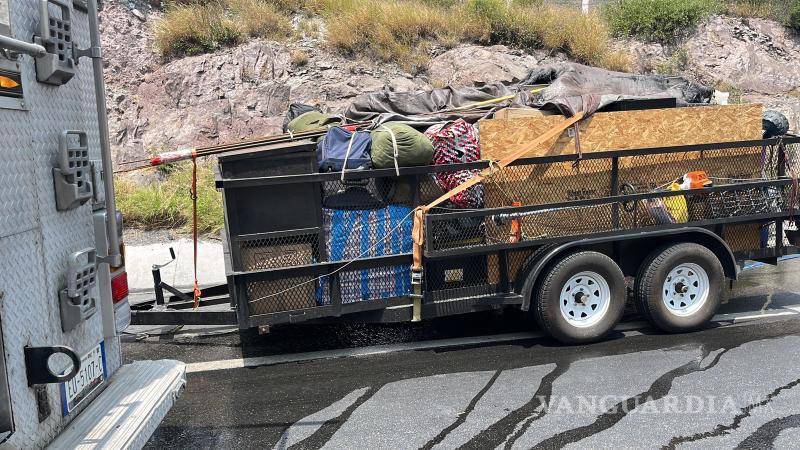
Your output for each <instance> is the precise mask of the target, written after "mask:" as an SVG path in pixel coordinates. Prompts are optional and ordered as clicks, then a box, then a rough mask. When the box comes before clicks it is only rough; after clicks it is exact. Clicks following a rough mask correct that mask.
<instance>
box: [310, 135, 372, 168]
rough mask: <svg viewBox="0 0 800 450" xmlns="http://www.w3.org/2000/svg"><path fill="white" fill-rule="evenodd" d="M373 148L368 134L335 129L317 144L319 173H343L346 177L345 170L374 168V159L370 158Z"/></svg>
mask: <svg viewBox="0 0 800 450" xmlns="http://www.w3.org/2000/svg"><path fill="white" fill-rule="evenodd" d="M371 147H372V139H371V138H370V134H369V133H368V132H366V131H356V132H352V133H351V132H349V131H347V130H345V129H344V128H342V127H333V128H331V129H330V130H328V132H327V133H326V134H325V137H324V138H323V139H322V140H321V141H319V142H318V143H317V163H319V171H320V172H342V177H344V170H364V169H370V168H372V159H371V158H370V157H369V152H370V148H371ZM345 162H346V163H345ZM345 164H346V166H345Z"/></svg>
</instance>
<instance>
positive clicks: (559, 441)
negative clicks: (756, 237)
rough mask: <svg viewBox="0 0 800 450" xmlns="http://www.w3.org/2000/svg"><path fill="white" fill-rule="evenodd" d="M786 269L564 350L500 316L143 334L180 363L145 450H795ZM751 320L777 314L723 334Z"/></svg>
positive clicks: (794, 281)
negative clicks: (671, 325) (693, 319)
mask: <svg viewBox="0 0 800 450" xmlns="http://www.w3.org/2000/svg"><path fill="white" fill-rule="evenodd" d="M799 269H800V260H795V261H791V262H787V263H785V264H782V265H781V266H779V267H778V268H770V267H761V268H756V269H754V270H752V271H748V273H747V274H746V275H745V276H744V277H743V279H742V281H741V282H740V283H739V284H738V285H737V288H736V290H735V291H734V292H733V295H732V298H731V300H730V301H729V302H727V303H726V304H725V305H724V306H723V309H722V310H721V311H720V312H721V313H723V314H725V315H722V316H719V319H720V321H719V322H718V323H715V324H712V325H711V326H709V327H708V328H707V329H705V330H702V331H698V332H694V333H687V334H682V335H664V334H661V333H658V332H656V331H655V330H652V329H650V328H647V327H644V328H642V327H640V326H637V325H636V324H635V321H636V320H637V318H636V317H635V316H630V317H628V321H629V322H630V321H634V324H633V325H630V326H628V327H627V329H628V331H624V332H622V331H618V332H615V333H614V334H613V335H612V336H611V337H610V338H609V339H608V340H606V341H604V342H601V343H597V344H593V345H586V346H573V347H568V346H562V345H559V344H556V343H555V342H553V341H551V340H549V339H547V338H544V337H538V335H536V334H535V333H531V332H530V325H529V324H528V323H527V322H526V321H525V320H524V318H523V317H521V316H520V315H519V314H514V313H510V312H509V313H504V314H500V313H498V314H481V315H472V316H464V317H457V318H449V319H446V320H440V321H435V322H425V323H423V324H399V325H371V326H366V325H362V326H355V325H348V326H299V327H298V326H295V327H288V328H284V329H276V330H274V331H273V333H271V334H270V335H268V336H258V335H256V334H252V333H244V334H242V335H241V336H240V335H239V334H238V333H227V334H226V333H224V332H223V333H222V334H218V335H212V336H197V335H188V336H183V337H181V336H180V335H179V336H174V335H165V336H151V337H148V338H147V339H143V340H140V341H131V342H128V343H126V344H125V348H124V352H125V356H126V358H129V359H144V358H164V357H172V358H176V359H181V360H184V361H187V362H190V363H192V364H190V365H189V371H190V373H189V374H188V383H187V387H186V390H185V392H184V393H183V395H182V396H181V398H180V399H179V400H178V401H177V403H176V404H175V406H174V407H173V409H172V411H171V412H170V413H169V415H168V416H167V418H166V419H165V420H164V422H163V423H162V425H161V426H160V427H159V429H158V430H157V431H156V433H155V434H154V435H153V437H152V439H151V441H150V442H149V444H148V446H149V447H150V448H290V447H291V448H321V447H325V448H348V449H350V448H456V447H466V448H497V447H500V446H503V447H508V448H511V447H513V448H560V447H572V448H610V447H625V448H630V447H638V448H641V447H644V448H650V447H661V448H677V447H681V448H696V447H703V448H708V447H714V448H719V447H737V446H738V447H740V448H764V447H768V446H774V447H776V448H796V447H797V443H798V442H800V387H798V384H800V370H798V369H800V314H797V312H798V311H800V294H798V293H800V276H798V275H797V273H799V272H798V270H799ZM795 309H796V310H795ZM762 314H763V315H765V316H773V315H776V314H780V315H778V316H775V317H772V318H763V319H760V320H752V321H745V322H742V323H734V322H733V319H734V318H740V319H746V318H748V316H759V315H762ZM223 331H224V330H223ZM509 333H512V334H509ZM525 333H528V334H527V335H526V334H525ZM363 354H368V356H354V355H363ZM243 358H244V359H243ZM282 358H283V359H282ZM287 361H288V362H287ZM242 366H244V367H242Z"/></svg>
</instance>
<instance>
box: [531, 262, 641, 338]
mask: <svg viewBox="0 0 800 450" xmlns="http://www.w3.org/2000/svg"><path fill="white" fill-rule="evenodd" d="M583 271H592V272H595V273H597V274H598V275H600V276H602V277H603V278H604V279H605V280H606V282H607V283H608V287H609V291H610V294H611V298H610V300H609V307H608V311H606V314H605V316H604V317H603V318H602V319H601V320H600V321H599V322H597V323H596V324H594V325H592V326H589V327H585V328H580V327H576V326H574V325H571V324H570V323H569V322H568V321H567V320H566V319H565V318H564V317H563V316H562V314H561V306H560V305H559V301H560V294H561V287H562V286H563V285H564V284H565V283H566V282H567V281H568V280H569V278H570V277H572V276H573V275H574V274H576V273H579V272H583ZM533 292H535V293H536V294H537V295H536V297H534V298H533V299H532V301H535V308H532V309H533V311H534V317H535V318H536V322H537V323H538V324H539V326H540V327H541V328H542V330H544V331H545V332H547V333H548V334H549V335H550V336H552V337H553V338H554V339H556V340H558V341H560V342H563V343H565V344H586V343H589V342H595V341H597V340H599V339H601V338H603V337H604V336H605V335H607V334H608V333H609V332H610V331H611V330H613V329H614V327H615V326H617V324H618V323H619V320H620V319H621V318H622V312H623V310H624V308H625V300H626V295H625V277H624V275H623V274H622V270H620V268H619V266H617V263H615V262H614V260H612V259H611V258H609V257H608V256H606V255H604V254H602V253H598V252H591V251H583V252H577V253H572V254H569V255H567V256H565V257H564V258H562V259H561V260H560V261H558V262H557V263H555V264H553V265H551V266H550V267H549V268H548V269H546V270H545V272H544V275H543V276H542V277H541V279H540V281H539V282H538V283H537V284H536V287H535V288H534V290H533Z"/></svg>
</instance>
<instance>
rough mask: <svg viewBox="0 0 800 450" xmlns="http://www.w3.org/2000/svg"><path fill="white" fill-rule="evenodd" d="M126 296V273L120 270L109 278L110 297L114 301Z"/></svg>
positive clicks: (123, 298)
mask: <svg viewBox="0 0 800 450" xmlns="http://www.w3.org/2000/svg"><path fill="white" fill-rule="evenodd" d="M127 297H128V273H127V272H122V273H120V274H117V276H115V277H114V278H112V279H111V299H112V300H113V301H114V303H118V302H119V301H120V300H125V299H126V298H127Z"/></svg>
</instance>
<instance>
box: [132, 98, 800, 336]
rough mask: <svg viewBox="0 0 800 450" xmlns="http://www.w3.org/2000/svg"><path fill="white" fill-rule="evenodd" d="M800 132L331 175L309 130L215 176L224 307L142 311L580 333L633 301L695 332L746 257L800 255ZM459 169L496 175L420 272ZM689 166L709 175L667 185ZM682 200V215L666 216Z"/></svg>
mask: <svg viewBox="0 0 800 450" xmlns="http://www.w3.org/2000/svg"><path fill="white" fill-rule="evenodd" d="M759 114H760V112H759ZM798 145H800V139H798V138H797V137H793V136H784V137H781V138H774V139H755V140H738V141H730V142H710V143H703V144H694V145H671V146H668V147H646V148H637V149H633V150H631V149H623V150H615V149H613V148H609V149H604V150H601V151H593V152H591V153H583V154H581V155H576V154H572V153H569V154H557V155H548V156H535V157H523V158H520V159H516V160H514V161H513V162H511V163H510V164H509V166H508V167H507V168H506V169H505V170H498V171H496V172H495V171H492V167H493V166H494V165H496V162H490V161H478V162H474V163H466V164H450V165H430V166H420V167H401V168H399V170H395V169H380V170H359V171H348V172H347V173H346V174H342V173H319V172H318V171H317V166H316V156H315V148H316V144H315V142H314V141H312V140H299V141H294V142H284V143H279V144H274V145H268V146H264V147H261V148H255V149H252V148H251V149H244V150H238V151H232V152H229V153H226V154H223V155H221V156H220V157H219V159H218V167H217V180H216V185H217V187H218V188H219V189H220V190H221V191H222V193H223V199H224V211H225V230H224V238H223V242H224V247H225V262H226V271H227V274H226V275H227V280H228V283H227V286H216V287H214V291H215V292H214V295H215V296H212V297H211V298H209V299H208V300H207V301H208V302H209V304H220V303H224V302H230V310H221V311H220V310H217V311H203V309H202V308H201V309H200V310H197V311H196V312H193V311H187V310H186V309H187V308H189V307H190V305H192V302H191V301H190V300H191V298H190V296H188V295H187V294H181V293H180V292H177V291H175V292H174V293H175V294H178V295H175V296H173V297H172V298H171V301H170V299H167V300H165V298H164V296H163V288H164V287H165V286H164V285H163V283H160V280H159V282H157V283H156V291H157V293H159V294H160V295H159V298H160V301H157V302H156V303H155V304H154V305H152V309H150V310H149V311H135V317H134V320H135V321H137V322H138V323H213V324H222V323H235V324H237V325H238V326H239V327H240V328H241V329H248V328H254V327H259V328H261V329H262V330H267V329H269V327H270V326H273V325H278V324H292V323H299V322H306V321H314V322H321V321H360V322H402V321H417V320H423V319H429V318H435V317H441V316H448V315H455V314H465V313H470V312H475V311H486V310H494V309H501V308H518V309H521V310H523V311H528V312H529V313H530V314H531V316H532V317H533V318H535V319H536V321H537V322H538V324H539V326H540V327H541V328H543V329H544V330H545V331H546V332H548V333H549V334H550V335H552V336H553V337H555V338H556V339H558V340H560V341H563V342H566V343H583V342H590V341H593V340H597V339H599V338H601V337H602V336H604V335H605V334H606V333H607V332H608V331H609V330H611V329H613V328H614V326H615V325H616V324H617V322H618V321H619V320H620V317H621V315H622V312H623V309H624V308H625V305H626V303H627V302H628V301H629V300H630V301H632V302H633V303H634V304H635V305H636V307H637V309H638V310H639V312H640V313H641V314H642V315H643V316H644V317H645V318H647V319H648V320H649V321H650V322H651V323H652V324H653V325H654V326H656V327H658V328H660V329H662V330H664V331H666V332H681V331H688V330H693V329H697V328H698V327H701V326H703V325H704V324H705V323H706V322H707V321H708V320H710V318H711V317H712V316H713V314H714V313H715V311H716V309H717V307H718V306H719V304H720V303H721V302H722V300H723V298H724V296H725V295H726V287H727V286H728V281H730V282H731V283H732V282H733V281H735V280H736V279H737V277H738V275H739V272H740V270H741V267H742V266H743V264H744V262H745V261H748V260H753V261H761V262H767V263H770V264H777V263H778V261H779V260H780V258H781V257H784V256H786V255H791V254H796V253H797V252H798V247H797V245H798V242H797V236H796V234H797V232H796V231H788V232H787V230H786V224H787V223H789V221H792V220H793V219H794V216H795V211H796V208H797V199H798V197H797V196H798V192H797V180H796V178H795V177H794V175H793V174H794V171H793V169H792V167H796V164H797V150H798V148H800V147H798ZM456 171H473V172H474V173H475V174H478V173H487V171H488V173H490V175H489V176H487V177H486V179H484V180H483V182H482V183H481V184H480V189H481V190H482V195H483V196H484V205H483V207H480V208H472V209H463V208H457V207H454V206H453V205H447V204H443V205H440V206H437V207H435V208H431V209H430V210H427V213H426V214H425V215H424V219H423V226H421V227H419V228H420V230H423V231H422V232H423V235H422V236H421V237H420V238H419V242H420V243H422V245H421V250H422V261H423V264H422V270H421V271H420V273H415V272H414V271H412V270H411V267H412V264H413V263H414V259H415V258H414V252H413V248H412V247H413V243H414V242H417V241H416V240H414V241H412V239H411V236H410V234H412V233H413V232H414V229H412V223H413V220H414V217H413V216H414V212H415V211H418V210H419V208H420V207H421V206H424V205H428V204H430V203H431V202H432V201H433V200H434V199H436V198H438V197H440V196H441V195H442V194H444V192H443V190H442V189H440V188H439V187H438V186H437V185H436V184H435V183H434V180H433V175H435V174H442V173H452V172H456ZM482 171H483V172H482ZM693 172H694V173H697V172H700V173H702V174H705V175H707V176H708V178H709V180H707V182H706V183H704V184H701V185H696V186H686V187H684V188H683V189H678V190H670V189H669V188H668V187H669V186H670V185H671V184H673V183H674V182H675V181H676V178H678V177H681V176H682V175H685V174H689V173H693ZM665 187H667V188H665ZM332 199H334V200H335V201H332ZM331 204H335V205H336V206H335V207H331V206H330V205H331ZM676 204H677V205H679V206H680V208H679V209H682V214H678V215H679V216H682V217H678V218H675V217H672V216H671V215H670V209H671V207H673V208H674V205H676ZM673 213H674V211H673ZM348 243H349V244H348ZM155 272H156V270H155V269H154V274H155ZM167 287H168V286H167ZM173 291H174V289H173ZM226 291H227V292H226ZM146 308H151V305H148V306H147V307H146Z"/></svg>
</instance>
